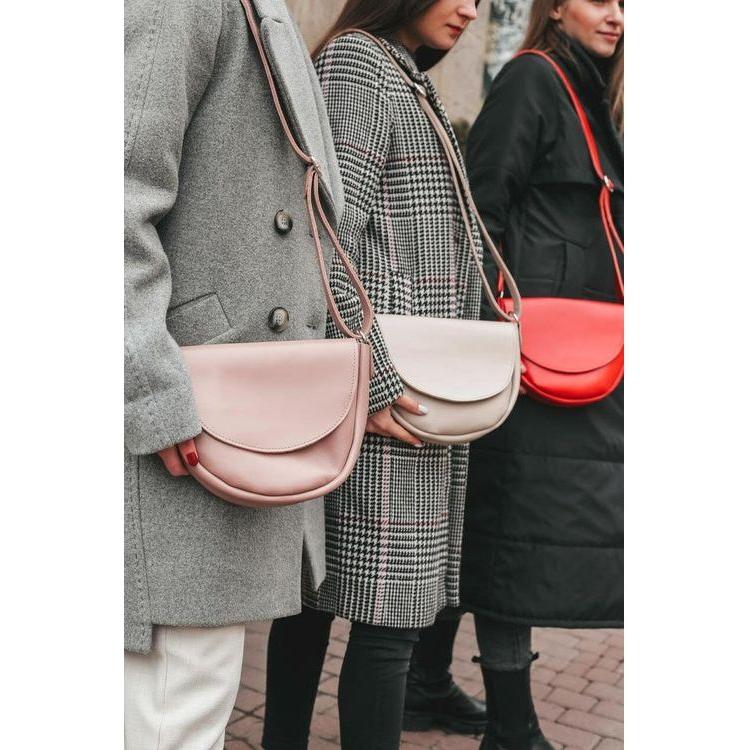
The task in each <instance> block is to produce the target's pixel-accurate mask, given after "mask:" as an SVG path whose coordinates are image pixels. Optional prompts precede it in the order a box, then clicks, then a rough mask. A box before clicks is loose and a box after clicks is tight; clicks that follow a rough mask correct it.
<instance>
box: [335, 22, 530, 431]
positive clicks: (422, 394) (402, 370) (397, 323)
mask: <svg viewBox="0 0 750 750" xmlns="http://www.w3.org/2000/svg"><path fill="white" fill-rule="evenodd" d="M348 33H358V34H362V35H363V36H366V37H367V38H369V39H371V40H372V41H373V42H375V44H377V45H378V46H379V47H380V49H382V50H383V52H384V53H385V54H386V56H387V57H388V59H389V60H390V61H391V63H392V64H393V65H394V67H395V68H396V70H397V71H398V73H399V74H400V76H401V78H402V79H403V80H404V83H406V85H407V86H408V87H409V88H410V89H412V91H413V92H414V94H415V96H416V97H417V100H418V102H419V105H420V107H421V108H422V110H423V111H424V113H425V115H426V116H427V119H428V120H429V122H430V125H431V126H432V128H433V129H434V131H435V133H436V135H437V137H438V139H439V140H440V144H441V146H442V148H443V151H444V152H445V156H446V159H447V162H448V166H449V168H450V173H451V179H452V181H453V185H454V188H455V191H456V196H457V199H458V204H459V208H460V210H461V217H462V220H463V223H464V226H465V229H466V233H467V236H468V239H469V245H470V248H471V254H472V258H473V260H474V263H475V265H476V267H477V270H478V272H479V276H480V279H481V281H482V288H483V291H484V294H485V295H486V297H487V299H488V301H489V302H490V304H491V305H492V307H493V309H494V310H495V312H496V314H497V316H498V317H499V318H500V320H499V321H491V320H463V319H460V318H430V317H423V316H412V315H381V314H378V315H377V316H376V317H377V320H378V325H379V326H380V329H381V331H382V334H383V340H384V341H385V344H386V346H387V348H388V353H389V354H390V357H391V361H392V362H393V366H394V368H395V369H396V372H397V373H398V374H399V377H400V378H401V380H402V382H403V383H404V393H405V394H406V395H407V396H411V397H412V398H414V399H416V400H417V401H418V402H419V403H421V404H423V405H425V406H427V407H428V409H429V413H428V414H426V415H415V414H411V413H410V412H408V411H406V410H405V409H402V408H400V407H399V406H398V405H397V404H394V406H393V407H392V414H393V417H394V419H395V420H396V421H397V422H398V423H399V424H401V425H402V426H403V427H405V428H406V429H407V430H409V432H411V433H413V434H414V435H417V436H418V437H419V438H421V439H422V440H424V441H426V442H430V443H439V444H443V445H452V444H456V443H468V442H471V441H472V440H476V439H477V438H480V437H482V435H486V434H487V433H488V432H491V431H492V430H494V429H496V428H497V427H499V426H500V425H501V424H502V423H503V422H504V421H505V420H506V419H507V417H508V415H509V414H510V412H511V410H512V408H513V406H514V405H515V403H516V399H517V398H518V392H519V387H520V382H521V361H520V343H519V331H518V321H519V318H520V314H521V298H520V295H519V294H518V288H517V287H516V283H515V281H514V280H513V277H512V276H511V275H510V272H509V271H508V268H507V267H506V265H505V263H504V262H503V259H502V257H501V256H500V253H499V252H498V251H497V249H496V248H495V245H494V243H493V242H492V239H491V238H490V236H489V233H488V232H487V230H486V228H485V226H484V223H483V222H482V220H481V217H480V216H479V212H478V211H477V210H476V206H475V205H474V201H473V199H472V197H471V191H470V189H469V184H468V180H467V179H466V177H465V175H464V171H463V166H462V164H461V161H460V159H459V157H458V155H457V154H456V152H455V150H454V148H453V144H452V142H451V140H450V136H449V135H448V133H447V132H446V130H445V128H444V127H443V124H442V123H441V121H440V119H439V117H438V115H437V114H436V113H435V111H434V110H433V108H432V105H431V104H430V102H429V99H428V98H427V92H426V91H425V90H424V87H423V86H421V85H420V84H419V83H417V82H416V81H414V80H413V79H412V78H411V77H410V76H409V75H408V73H407V72H406V71H405V70H404V69H403V68H402V67H401V65H399V63H398V61H397V60H396V59H395V58H394V57H393V55H392V54H391V53H390V51H389V50H388V48H387V47H386V46H385V45H384V44H383V43H382V42H381V41H380V39H378V38H377V37H375V36H373V35H372V34H369V33H368V32H366V31H362V30H361V29H347V30H346V31H342V32H341V35H343V34H348ZM471 213H473V214H474V216H475V218H476V220H477V223H478V225H479V227H480V231H481V232H482V236H483V238H484V241H485V244H486V246H487V249H489V251H490V253H491V254H492V257H493V259H494V261H495V263H496V265H497V267H498V269H499V271H500V274H501V276H502V278H504V279H505V284H506V286H507V289H508V290H509V292H510V295H511V299H512V300H513V303H512V305H511V306H509V307H508V308H504V307H501V306H500V305H498V304H497V301H496V299H495V291H494V289H493V287H492V285H491V284H490V283H489V281H488V280H487V277H486V276H485V274H484V269H483V268H482V259H481V256H480V254H479V251H478V250H477V247H476V245H475V243H474V233H473V231H472V226H471V221H470V219H469V215H470V214H471Z"/></svg>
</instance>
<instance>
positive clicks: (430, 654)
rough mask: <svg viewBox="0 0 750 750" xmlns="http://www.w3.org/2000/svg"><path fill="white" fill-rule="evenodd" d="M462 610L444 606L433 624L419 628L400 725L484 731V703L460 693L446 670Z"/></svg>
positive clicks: (469, 732) (415, 727)
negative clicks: (402, 723) (402, 720)
mask: <svg viewBox="0 0 750 750" xmlns="http://www.w3.org/2000/svg"><path fill="white" fill-rule="evenodd" d="M462 614H463V612H462V611H461V610H460V609H456V608H449V609H444V610H443V611H442V612H441V613H440V614H439V615H438V618H437V620H436V621H435V624H434V625H432V626H431V627H429V628H424V629H422V630H421V631H420V632H419V642H418V643H417V645H416V646H415V647H414V656H413V657H412V660H411V667H410V669H409V679H408V681H407V687H406V708H405V710H404V729H408V730H411V731H416V732H420V731H422V732H424V731H427V730H429V729H432V727H435V726H439V727H442V728H443V729H446V730H448V731H450V732H458V733H460V734H480V733H481V732H483V731H484V728H485V726H486V724H487V713H486V711H485V707H484V703H482V702H481V701H478V700H477V699H476V698H472V697H471V696H469V695H467V694H466V693H464V691H463V690H461V688H460V687H459V686H458V685H457V684H456V683H455V682H454V680H453V677H452V675H451V673H450V665H451V661H452V660H453V642H454V641H455V639H456V633H457V632H458V626H459V625H460V623H461V615H462Z"/></svg>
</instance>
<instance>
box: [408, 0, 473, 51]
mask: <svg viewBox="0 0 750 750" xmlns="http://www.w3.org/2000/svg"><path fill="white" fill-rule="evenodd" d="M476 17H477V0H435V2H434V3H433V4H432V5H431V6H430V7H429V8H427V10H426V11H424V12H423V13H421V14H420V15H419V16H417V17H416V18H415V19H414V20H412V21H410V22H409V23H408V24H406V26H405V27H404V28H403V29H402V33H401V34H400V35H399V36H400V37H401V39H402V41H403V42H404V44H405V45H406V46H407V47H408V48H409V49H410V50H411V51H412V52H413V51H414V50H416V49H417V47H421V46H425V47H432V48H433V49H443V50H449V49H450V48H451V47H452V46H453V45H454V44H455V43H456V42H457V41H458V39H459V37H460V36H461V34H463V33H464V31H465V30H466V27H467V26H468V25H469V24H470V23H471V22H472V21H473V20H474V19H475V18H476Z"/></svg>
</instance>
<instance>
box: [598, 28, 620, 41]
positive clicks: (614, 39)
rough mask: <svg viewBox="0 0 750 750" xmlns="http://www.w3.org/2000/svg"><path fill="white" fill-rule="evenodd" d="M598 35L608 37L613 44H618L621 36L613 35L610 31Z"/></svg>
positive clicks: (600, 32) (599, 32)
mask: <svg viewBox="0 0 750 750" xmlns="http://www.w3.org/2000/svg"><path fill="white" fill-rule="evenodd" d="M597 33H598V34H601V35H602V36H605V37H607V39H609V40H610V41H612V42H616V41H618V40H619V38H620V34H613V33H612V32H610V31H598V32H597Z"/></svg>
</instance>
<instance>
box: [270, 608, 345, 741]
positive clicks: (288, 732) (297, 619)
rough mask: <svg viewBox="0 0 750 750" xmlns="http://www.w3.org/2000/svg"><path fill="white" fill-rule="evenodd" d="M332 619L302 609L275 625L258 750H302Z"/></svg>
mask: <svg viewBox="0 0 750 750" xmlns="http://www.w3.org/2000/svg"><path fill="white" fill-rule="evenodd" d="M332 622H333V615H332V614H330V613H328V612H319V611H318V610H315V609H308V608H307V607H303V608H302V612H301V614H299V615H295V616H294V617H283V618H280V619H278V620H274V622H273V625H272V626H271V633H270V636H269V638H268V663H267V671H266V711H265V720H264V725H263V741H262V746H263V747H264V748H266V749H267V750H305V749H306V748H307V740H308V737H309V735H310V721H311V720H312V712H313V706H314V705H315V696H316V694H317V692H318V683H319V682H320V672H321V670H322V668H323V660H324V659H325V655H326V649H327V648H328V637H329V635H330V632H331V623H332Z"/></svg>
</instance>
